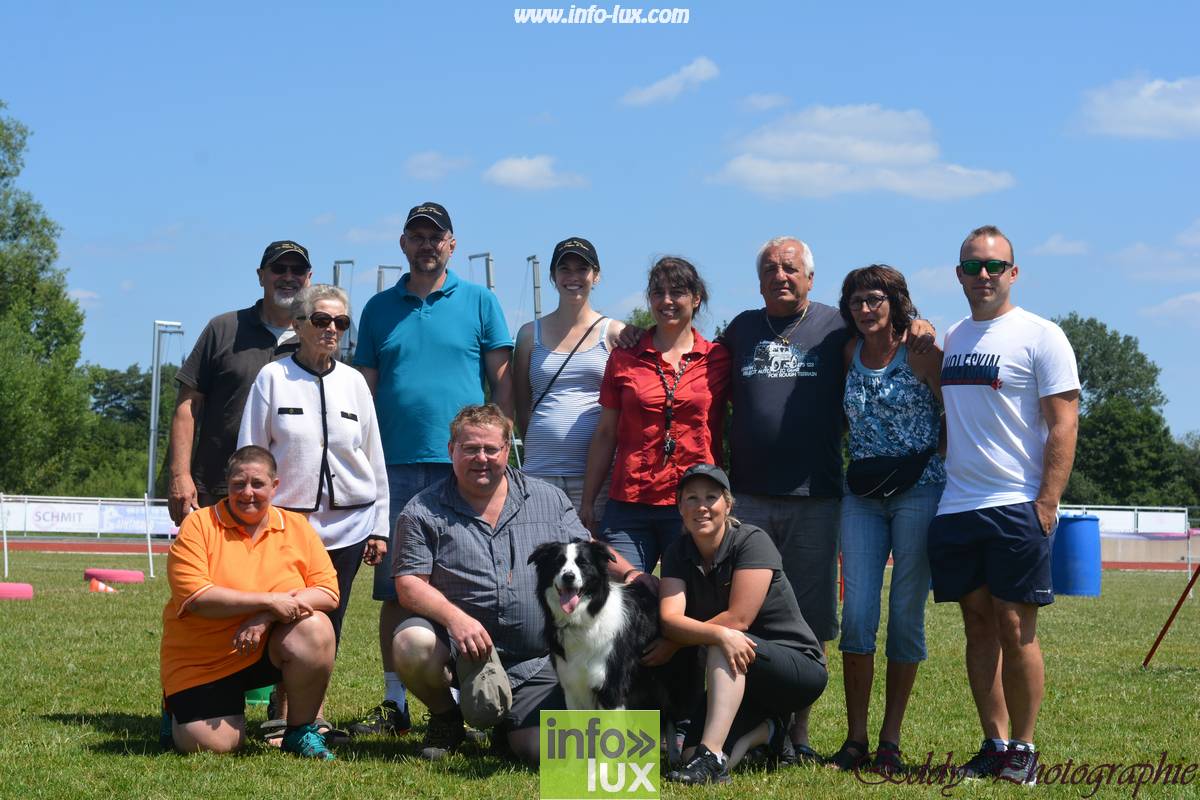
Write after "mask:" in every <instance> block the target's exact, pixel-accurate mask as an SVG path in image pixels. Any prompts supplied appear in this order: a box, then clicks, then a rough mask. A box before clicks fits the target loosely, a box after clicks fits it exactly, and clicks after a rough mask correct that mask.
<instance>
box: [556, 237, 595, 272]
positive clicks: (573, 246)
mask: <svg viewBox="0 0 1200 800" xmlns="http://www.w3.org/2000/svg"><path fill="white" fill-rule="evenodd" d="M568 253H574V254H575V255H577V256H579V257H580V258H582V259H583V260H584V261H586V262H587V263H589V264H591V265H592V266H593V267H595V268H596V269H600V256H598V255H596V248H595V247H593V246H592V243H591V242H589V241H588V240H587V239H584V238H583V237H582V236H571V237H569V238H566V239H563V240H562V241H561V242H559V243H558V244H556V245H554V254H553V255H551V256H550V269H551V270H553V269H554V268H555V267H557V266H558V262H559V261H560V260H561V259H562V257H563V256H565V255H567V254H568Z"/></svg>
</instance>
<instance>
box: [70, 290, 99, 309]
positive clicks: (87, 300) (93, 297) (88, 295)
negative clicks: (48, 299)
mask: <svg viewBox="0 0 1200 800" xmlns="http://www.w3.org/2000/svg"><path fill="white" fill-rule="evenodd" d="M67 295H68V296H69V297H70V298H71V299H72V300H74V301H75V302H77V303H79V305H80V307H81V308H96V307H98V306H99V305H100V295H99V294H98V293H97V292H93V291H92V290H91V289H72V290H70V291H69V292H67Z"/></svg>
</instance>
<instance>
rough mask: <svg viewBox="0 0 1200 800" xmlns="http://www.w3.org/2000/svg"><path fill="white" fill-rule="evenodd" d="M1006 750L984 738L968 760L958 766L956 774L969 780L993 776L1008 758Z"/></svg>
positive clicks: (997, 773)
mask: <svg viewBox="0 0 1200 800" xmlns="http://www.w3.org/2000/svg"><path fill="white" fill-rule="evenodd" d="M1007 754H1008V751H1007V750H1001V749H999V748H998V747H996V745H995V743H993V742H992V740H991V739H984V740H983V744H982V745H981V746H980V748H979V752H978V753H976V754H975V755H974V756H973V757H972V758H971V760H970V761H968V762H967V763H965V764H963V765H962V766H961V767H959V768H958V774H959V775H960V776H961V777H963V778H967V779H970V780H974V779H977V778H994V777H996V776H997V775H999V774H1000V770H1001V769H1002V768H1003V767H1004V763H1005V761H1006V760H1007V758H1008V755H1007Z"/></svg>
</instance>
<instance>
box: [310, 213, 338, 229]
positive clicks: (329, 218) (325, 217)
mask: <svg viewBox="0 0 1200 800" xmlns="http://www.w3.org/2000/svg"><path fill="white" fill-rule="evenodd" d="M335 222H337V214H335V213H333V212H332V211H326V212H325V213H324V214H317V215H316V216H315V217H313V218H312V224H313V225H315V226H317V227H320V226H322V225H332V224H333V223H335Z"/></svg>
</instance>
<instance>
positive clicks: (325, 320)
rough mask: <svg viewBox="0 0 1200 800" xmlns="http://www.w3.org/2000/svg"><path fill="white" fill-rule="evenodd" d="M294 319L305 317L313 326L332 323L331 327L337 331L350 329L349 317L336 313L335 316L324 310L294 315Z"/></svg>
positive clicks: (317, 326) (320, 326)
mask: <svg viewBox="0 0 1200 800" xmlns="http://www.w3.org/2000/svg"><path fill="white" fill-rule="evenodd" d="M296 319H306V320H308V321H309V322H310V323H312V326H313V327H314V328H328V327H329V323H331V322H332V323H333V327H335V328H337V329H338V330H339V331H347V330H350V317H348V316H346V315H345V314H338V315H337V316H336V317H334V316H331V315H329V314H326V313H325V312H324V311H314V312H313V313H312V314H310V315H309V316H307V317H296Z"/></svg>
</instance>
